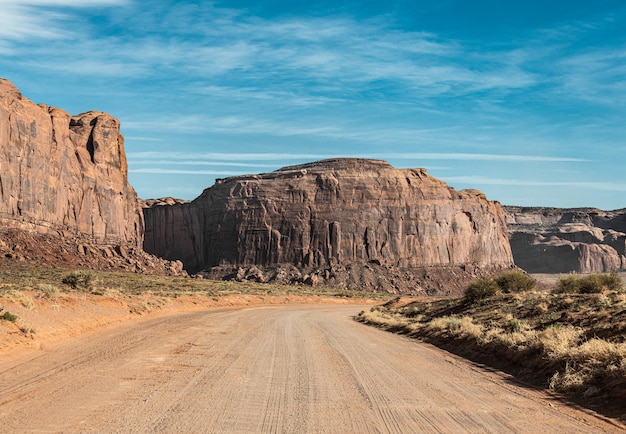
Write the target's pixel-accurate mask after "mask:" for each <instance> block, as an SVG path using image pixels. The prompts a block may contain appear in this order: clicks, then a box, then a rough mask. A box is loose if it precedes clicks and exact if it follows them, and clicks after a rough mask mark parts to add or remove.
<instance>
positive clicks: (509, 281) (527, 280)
mask: <svg viewBox="0 0 626 434" xmlns="http://www.w3.org/2000/svg"><path fill="white" fill-rule="evenodd" d="M496 283H497V284H498V286H499V287H500V289H501V290H502V292H506V293H509V292H525V291H530V290H532V289H534V288H535V285H536V284H537V281H536V280H535V279H533V278H532V277H530V276H529V275H528V274H526V273H524V272H523V271H520V270H510V271H504V272H502V273H500V274H499V275H498V276H497V277H496Z"/></svg>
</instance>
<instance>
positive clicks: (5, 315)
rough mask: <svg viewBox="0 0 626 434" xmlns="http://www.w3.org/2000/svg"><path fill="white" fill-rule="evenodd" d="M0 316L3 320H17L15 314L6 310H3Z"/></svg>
mask: <svg viewBox="0 0 626 434" xmlns="http://www.w3.org/2000/svg"><path fill="white" fill-rule="evenodd" d="M0 318H2V319H3V320H6V321H11V322H15V321H17V318H18V316H17V315H15V314H14V313H11V312H9V311H6V312H4V313H3V314H2V316H1V317H0Z"/></svg>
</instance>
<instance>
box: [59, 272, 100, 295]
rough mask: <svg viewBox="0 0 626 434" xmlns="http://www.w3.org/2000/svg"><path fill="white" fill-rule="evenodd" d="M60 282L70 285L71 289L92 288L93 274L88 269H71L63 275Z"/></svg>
mask: <svg viewBox="0 0 626 434" xmlns="http://www.w3.org/2000/svg"><path fill="white" fill-rule="evenodd" d="M62 282H63V283H64V284H65V285H68V286H70V287H72V289H82V290H87V291H88V290H90V289H91V288H93V285H94V283H95V279H94V277H93V274H91V273H90V272H88V271H72V272H71V273H70V274H68V275H67V276H65V277H63V280H62Z"/></svg>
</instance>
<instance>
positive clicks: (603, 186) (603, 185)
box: [442, 176, 626, 191]
mask: <svg viewBox="0 0 626 434" xmlns="http://www.w3.org/2000/svg"><path fill="white" fill-rule="evenodd" d="M442 179H443V180H444V181H446V182H448V183H452V182H458V183H462V184H472V185H502V186H504V185H507V186H519V187H572V188H584V189H590V190H601V191H626V184H621V183H615V182H597V181H543V180H533V179H507V178H489V177H484V176H445V177H442Z"/></svg>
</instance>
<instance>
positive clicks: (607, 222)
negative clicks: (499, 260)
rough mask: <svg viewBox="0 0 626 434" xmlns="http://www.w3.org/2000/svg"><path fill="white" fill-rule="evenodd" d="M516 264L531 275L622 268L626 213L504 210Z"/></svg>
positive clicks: (625, 260) (625, 254)
mask: <svg viewBox="0 0 626 434" xmlns="http://www.w3.org/2000/svg"><path fill="white" fill-rule="evenodd" d="M505 212H506V222H507V227H508V230H509V233H510V242H511V249H512V251H513V257H514V259H515V264H516V265H517V266H519V267H521V268H523V269H524V270H526V271H528V272H531V273H569V272H579V273H589V272H608V271H619V270H623V269H625V268H626V210H624V209H622V210H615V211H601V210H599V209H595V208H576V209H561V208H524V207H513V206H507V207H505Z"/></svg>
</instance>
